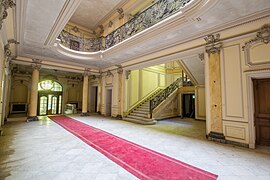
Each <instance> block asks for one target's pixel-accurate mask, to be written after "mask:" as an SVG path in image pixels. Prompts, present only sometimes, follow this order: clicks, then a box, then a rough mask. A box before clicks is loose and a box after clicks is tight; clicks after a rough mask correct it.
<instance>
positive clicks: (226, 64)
mask: <svg viewBox="0 0 270 180" xmlns="http://www.w3.org/2000/svg"><path fill="white" fill-rule="evenodd" d="M240 51H241V49H240V45H239V44H237V45H232V46H228V47H224V49H223V66H222V71H223V74H222V76H223V83H222V95H223V96H222V104H223V119H228V120H236V121H243V120H244V107H243V106H244V105H243V94H242V91H243V88H242V68H241V57H240Z"/></svg>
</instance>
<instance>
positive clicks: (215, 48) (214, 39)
mask: <svg viewBox="0 0 270 180" xmlns="http://www.w3.org/2000/svg"><path fill="white" fill-rule="evenodd" d="M204 40H205V41H206V46H205V51H206V52H207V53H208V55H210V54H215V53H219V52H220V50H221V48H222V43H221V42H220V34H215V35H214V34H210V35H208V36H206V37H205V38H204Z"/></svg>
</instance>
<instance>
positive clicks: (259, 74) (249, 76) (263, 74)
mask: <svg viewBox="0 0 270 180" xmlns="http://www.w3.org/2000/svg"><path fill="white" fill-rule="evenodd" d="M268 78H270V69H267V70H257V71H252V72H247V73H246V82H247V83H246V84H247V102H248V103H247V104H248V107H249V109H250V110H248V126H249V148H252V149H255V148H256V127H255V124H254V120H255V119H254V113H255V104H254V103H255V99H254V98H255V97H254V89H253V79H268Z"/></svg>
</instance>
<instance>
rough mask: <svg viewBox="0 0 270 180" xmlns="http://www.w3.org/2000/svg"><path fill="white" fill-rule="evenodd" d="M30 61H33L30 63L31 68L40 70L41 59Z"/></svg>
mask: <svg viewBox="0 0 270 180" xmlns="http://www.w3.org/2000/svg"><path fill="white" fill-rule="evenodd" d="M32 61H33V63H32V64H31V66H32V68H33V69H37V70H40V69H41V62H42V60H40V59H32Z"/></svg>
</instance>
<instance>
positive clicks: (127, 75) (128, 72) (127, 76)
mask: <svg viewBox="0 0 270 180" xmlns="http://www.w3.org/2000/svg"><path fill="white" fill-rule="evenodd" d="M130 73H131V70H126V74H125V75H126V79H129V75H130Z"/></svg>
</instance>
